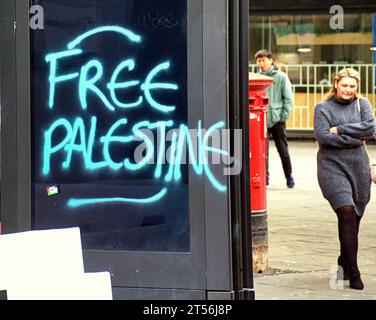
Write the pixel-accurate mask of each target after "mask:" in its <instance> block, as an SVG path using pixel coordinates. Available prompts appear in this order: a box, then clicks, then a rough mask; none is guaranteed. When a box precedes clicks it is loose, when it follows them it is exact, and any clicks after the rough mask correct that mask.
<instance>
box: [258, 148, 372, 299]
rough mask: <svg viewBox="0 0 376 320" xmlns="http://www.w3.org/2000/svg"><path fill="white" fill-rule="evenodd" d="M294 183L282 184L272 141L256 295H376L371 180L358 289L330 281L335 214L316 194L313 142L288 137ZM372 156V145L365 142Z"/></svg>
mask: <svg viewBox="0 0 376 320" xmlns="http://www.w3.org/2000/svg"><path fill="white" fill-rule="evenodd" d="M289 147H290V153H291V156H292V166H293V173H294V177H295V182H296V186H295V188H294V189H288V188H287V187H286V181H285V178H284V175H283V171H282V165H281V162H280V159H279V157H278V154H277V151H276V149H275V147H274V143H273V142H271V143H270V175H271V178H270V179H271V180H270V186H269V188H268V190H267V202H268V204H267V206H268V208H267V210H268V237H269V240H268V243H269V267H270V269H269V270H268V271H267V272H265V273H263V274H255V275H254V282H255V284H254V285H255V292H256V300H265V299H266V300H275V299H278V300H287V299H288V300H292V299H314V300H324V299H325V300H332V299H336V300H343V299H367V300H368V299H376V184H374V185H372V198H371V202H370V203H369V205H368V207H367V209H366V212H365V216H364V218H363V220H362V222H361V227H360V242H359V252H358V263H359V269H360V271H361V272H362V279H363V282H364V285H365V289H364V290H363V291H357V290H353V289H350V288H349V286H348V281H345V282H343V281H336V280H335V279H336V271H337V266H336V263H337V257H338V254H339V240H338V229H337V218H336V215H335V213H334V212H333V211H332V209H331V207H330V206H329V203H328V202H327V201H326V200H325V199H324V198H323V197H322V194H321V190H320V189H319V186H318V183H317V178H316V153H317V144H316V143H315V142H313V141H296V142H295V141H294V142H289ZM368 153H369V156H370V159H371V161H372V160H373V161H375V162H376V146H368Z"/></svg>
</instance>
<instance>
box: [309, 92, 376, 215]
mask: <svg viewBox="0 0 376 320" xmlns="http://www.w3.org/2000/svg"><path fill="white" fill-rule="evenodd" d="M359 107H360V108H358V106H357V101H356V100H352V101H345V100H342V99H340V98H337V97H336V96H335V97H334V98H333V99H332V100H330V101H325V102H321V103H319V104H318V105H316V107H315V115H314V134H315V138H316V140H317V142H318V143H319V151H318V153H317V177H318V181H319V185H320V188H321V191H322V194H323V196H324V197H325V199H327V200H328V201H329V203H330V205H331V207H332V208H333V210H336V209H338V208H340V207H342V206H346V205H353V206H354V208H355V211H356V214H357V215H358V216H362V215H363V214H364V210H365V207H366V205H367V203H368V202H369V200H370V197H371V181H372V180H371V173H370V162H369V159H368V155H367V151H366V148H365V147H364V145H363V144H362V140H369V139H373V138H374V136H375V129H376V126H375V120H374V116H373V113H372V108H371V104H370V103H369V102H368V100H367V99H364V98H361V99H360V100H359ZM331 127H337V129H338V133H339V134H338V135H335V134H332V133H330V131H329V130H330V128H331Z"/></svg>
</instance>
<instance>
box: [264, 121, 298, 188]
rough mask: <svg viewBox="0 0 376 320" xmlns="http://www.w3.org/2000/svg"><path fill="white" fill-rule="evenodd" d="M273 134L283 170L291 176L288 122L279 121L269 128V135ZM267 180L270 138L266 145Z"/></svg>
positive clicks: (267, 175) (267, 174)
mask: <svg viewBox="0 0 376 320" xmlns="http://www.w3.org/2000/svg"><path fill="white" fill-rule="evenodd" d="M270 135H271V136H272V138H273V140H274V144H275V146H276V148H277V151H278V153H279V157H280V158H281V162H282V167H283V172H284V174H285V177H286V178H287V177H289V176H291V174H292V168H291V160H290V154H289V146H288V144H287V137H286V123H284V122H278V123H277V124H275V125H274V126H273V127H271V128H268V136H270ZM266 150H267V151H266V152H267V153H266V181H269V139H267V147H266Z"/></svg>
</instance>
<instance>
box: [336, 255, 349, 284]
mask: <svg viewBox="0 0 376 320" xmlns="http://www.w3.org/2000/svg"><path fill="white" fill-rule="evenodd" d="M337 262H338V272H337V279H338V280H349V278H350V277H349V266H348V264H347V262H346V261H345V259H344V258H342V256H339V257H338V260H337ZM339 268H342V273H340V272H339ZM342 276H343V279H342Z"/></svg>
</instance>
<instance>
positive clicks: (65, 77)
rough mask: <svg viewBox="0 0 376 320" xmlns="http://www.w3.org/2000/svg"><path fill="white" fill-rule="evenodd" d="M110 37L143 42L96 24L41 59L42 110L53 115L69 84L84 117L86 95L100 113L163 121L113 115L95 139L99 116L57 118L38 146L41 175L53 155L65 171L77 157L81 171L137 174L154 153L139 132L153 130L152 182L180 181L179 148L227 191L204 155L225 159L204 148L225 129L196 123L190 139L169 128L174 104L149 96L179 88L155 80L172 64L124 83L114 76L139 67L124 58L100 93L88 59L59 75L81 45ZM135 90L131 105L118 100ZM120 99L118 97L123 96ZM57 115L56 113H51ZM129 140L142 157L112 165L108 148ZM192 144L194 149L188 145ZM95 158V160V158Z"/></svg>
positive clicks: (99, 67)
mask: <svg viewBox="0 0 376 320" xmlns="http://www.w3.org/2000/svg"><path fill="white" fill-rule="evenodd" d="M102 33H115V34H117V35H119V36H120V37H121V38H123V39H124V40H125V41H127V43H128V45H129V46H137V45H138V44H140V43H142V41H143V39H142V37H141V36H140V35H138V34H136V33H134V32H133V31H131V30H128V29H126V28H123V27H120V26H102V27H98V28H95V29H92V30H90V31H88V32H85V33H83V34H81V35H79V36H78V37H77V38H75V39H74V40H73V41H71V42H69V43H68V45H67V49H64V50H62V51H59V52H53V53H49V54H47V55H46V57H45V61H46V63H47V64H48V65H49V78H48V82H49V99H48V112H50V113H54V112H56V111H55V110H56V107H55V96H56V92H57V90H59V87H60V86H62V85H64V84H66V83H68V82H69V83H72V82H73V81H74V82H75V87H76V88H77V96H78V101H79V107H78V108H77V112H81V113H82V114H85V115H89V116H90V112H91V110H90V107H89V106H88V102H87V99H88V96H89V95H92V96H93V97H95V98H96V99H99V101H101V104H102V105H103V107H104V111H106V112H109V113H113V114H117V113H120V112H125V111H126V112H131V111H132V110H139V109H140V108H142V107H148V108H151V110H154V111H155V112H158V113H160V114H161V115H163V116H164V117H166V118H167V119H164V120H163V121H156V122H150V121H148V120H147V119H143V120H142V121H138V122H136V123H129V119H128V118H127V117H125V116H124V115H121V116H119V118H117V120H116V121H114V122H113V123H112V125H110V126H109V128H108V130H107V133H106V134H105V135H102V136H97V125H98V123H99V121H101V119H100V118H98V117H97V116H94V115H91V116H90V121H88V120H86V121H85V119H84V117H82V116H77V117H76V118H75V119H67V118H64V117H58V118H57V119H55V120H54V121H53V123H52V124H50V126H49V127H48V128H47V129H46V130H45V131H44V144H43V146H44V147H43V166H42V173H43V175H44V176H48V175H49V174H50V173H51V162H52V161H54V159H53V158H54V155H56V154H57V153H59V154H64V156H65V161H63V162H62V163H61V168H62V170H69V168H70V166H71V164H72V161H73V159H76V158H74V157H78V156H79V157H81V160H82V162H83V164H84V168H85V169H86V170H88V171H90V172H94V171H96V170H101V169H103V168H107V169H111V170H113V171H114V172H118V171H119V170H126V171H129V172H135V171H140V170H143V169H144V168H145V167H146V166H148V165H150V160H151V158H152V157H153V155H154V145H153V141H152V140H151V139H150V138H149V137H148V135H146V134H145V133H144V130H145V129H147V130H152V131H153V130H158V132H159V133H162V134H160V135H159V136H160V137H159V139H160V140H159V142H158V144H159V148H158V154H157V163H156V164H155V170H154V178H155V179H162V178H164V181H165V182H166V183H168V182H176V181H179V180H180V179H181V164H182V162H183V160H184V159H183V158H184V156H183V149H184V148H185V147H186V146H188V151H189V157H190V159H191V160H192V162H191V163H193V165H192V168H193V170H194V172H195V173H196V174H197V175H205V176H206V177H207V178H208V180H209V181H210V183H211V184H212V185H213V187H214V188H215V189H217V190H218V191H220V192H226V190H227V187H226V185H224V184H221V183H220V182H219V181H218V179H217V178H216V177H215V176H214V174H213V172H212V170H211V169H210V166H209V161H208V154H220V155H225V156H228V152H227V151H226V150H223V149H221V148H217V147H213V146H212V145H211V144H209V140H210V137H211V135H212V134H213V132H215V131H216V130H219V129H222V128H224V127H225V123H224V122H223V121H220V122H218V123H215V124H213V125H211V126H210V127H209V128H207V130H205V131H203V130H202V122H201V121H198V123H197V132H198V134H197V136H196V137H195V138H194V139H193V138H192V136H191V135H190V129H189V128H188V126H187V125H185V124H175V123H174V121H173V119H172V114H173V113H174V111H175V110H176V108H177V106H176V105H166V104H164V103H163V102H161V101H158V99H157V98H156V96H155V93H157V92H158V93H159V92H161V91H163V92H165V93H169V92H170V93H173V92H176V91H178V90H179V85H178V84H177V83H175V82H174V81H170V82H159V81H158V78H159V77H160V75H161V74H162V73H163V74H168V73H169V71H170V69H171V68H172V67H173V63H172V62H171V61H169V60H165V61H162V62H161V63H159V64H157V65H155V66H154V67H153V68H151V70H150V71H149V72H148V73H147V74H146V75H145V76H144V77H143V78H142V79H139V78H131V79H129V80H128V81H120V80H119V78H120V76H123V77H124V75H130V74H131V72H132V71H133V70H135V69H137V66H138V65H139V64H140V63H142V61H138V60H137V57H129V58H127V59H124V60H123V61H122V62H120V63H119V64H118V65H117V66H116V67H115V68H114V70H113V72H112V75H111V77H110V79H109V81H108V82H107V85H106V90H103V89H100V88H99V86H98V85H96V84H97V82H98V81H99V80H101V81H102V80H103V79H102V78H103V76H104V73H105V72H104V71H105V63H103V62H102V61H99V60H98V59H91V60H90V61H88V62H87V63H85V64H84V65H82V66H80V67H78V68H77V70H76V71H75V72H71V73H64V72H63V71H62V70H61V69H62V67H61V65H62V63H63V62H67V61H69V59H72V58H74V57H77V56H80V55H82V54H83V52H84V50H83V49H82V48H81V44H82V43H83V42H84V41H85V40H87V39H89V38H91V37H95V36H96V35H98V34H102ZM129 89H132V90H138V91H137V92H138V93H139V94H138V97H137V98H134V100H133V101H121V100H120V98H119V96H118V92H119V91H120V90H122V92H124V91H126V90H129ZM123 99H124V97H123ZM57 113H58V112H57ZM168 117H170V118H168ZM174 125H177V127H178V128H179V130H178V131H177V132H174V133H173V135H172V140H171V147H170V151H171V153H170V154H171V155H170V161H169V165H168V170H167V172H165V173H162V163H164V158H165V152H166V150H165V147H166V145H165V142H166V130H167V128H172V127H173V126H174ZM120 129H122V130H123V131H122V132H124V129H128V132H129V133H128V134H127V135H124V134H119V133H118V132H119V130H120ZM57 132H60V135H61V132H64V135H63V138H61V139H60V140H59V141H56V140H57V139H56V137H55V134H56V133H57ZM133 141H140V142H141V143H142V144H144V146H145V151H146V152H145V153H146V154H145V156H144V157H143V159H141V160H139V161H133V160H134V159H130V158H125V159H123V160H122V161H115V160H114V159H113V156H112V154H111V145H112V144H117V145H120V146H121V147H123V148H126V147H127V144H129V143H131V142H133ZM98 145H100V146H101V150H102V153H101V157H102V159H100V161H94V160H93V157H92V154H93V147H94V146H98ZM193 145H194V146H196V148H194V147H193ZM97 160H98V159H97ZM167 193H168V189H167V187H166V188H163V189H162V190H161V191H160V192H158V193H156V194H154V195H149V196H147V197H145V198H142V199H132V198H95V199H70V200H69V202H68V205H69V206H70V207H72V208H75V207H78V206H83V205H88V204H100V203H109V202H127V203H152V202H155V201H158V200H160V199H161V198H163V197H164V196H165V195H166V194H167Z"/></svg>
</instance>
